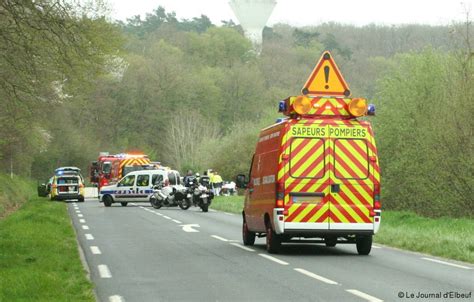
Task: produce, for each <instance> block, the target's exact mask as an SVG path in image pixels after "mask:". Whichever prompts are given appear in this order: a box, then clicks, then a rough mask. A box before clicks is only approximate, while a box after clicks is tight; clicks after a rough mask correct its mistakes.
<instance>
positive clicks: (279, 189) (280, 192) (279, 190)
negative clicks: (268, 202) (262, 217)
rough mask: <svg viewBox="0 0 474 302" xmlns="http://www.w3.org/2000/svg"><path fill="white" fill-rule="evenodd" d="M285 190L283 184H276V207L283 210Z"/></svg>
mask: <svg viewBox="0 0 474 302" xmlns="http://www.w3.org/2000/svg"><path fill="white" fill-rule="evenodd" d="M284 199H285V189H284V187H283V183H281V182H276V207H277V208H283V207H284V206H285V201H284Z"/></svg>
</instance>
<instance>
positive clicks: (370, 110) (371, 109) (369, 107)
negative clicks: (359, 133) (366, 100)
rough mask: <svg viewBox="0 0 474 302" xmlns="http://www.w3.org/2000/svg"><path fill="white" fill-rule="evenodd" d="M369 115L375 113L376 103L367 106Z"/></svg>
mask: <svg viewBox="0 0 474 302" xmlns="http://www.w3.org/2000/svg"><path fill="white" fill-rule="evenodd" d="M367 115H375V105H374V104H369V106H368V108H367Z"/></svg>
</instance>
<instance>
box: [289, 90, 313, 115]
mask: <svg viewBox="0 0 474 302" xmlns="http://www.w3.org/2000/svg"><path fill="white" fill-rule="evenodd" d="M293 109H294V110H295V112H296V113H298V114H300V115H303V114H307V113H308V112H309V111H310V110H311V100H310V99H309V98H308V97H307V96H304V95H300V96H297V97H296V99H295V100H294V102H293Z"/></svg>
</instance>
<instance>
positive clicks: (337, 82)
mask: <svg viewBox="0 0 474 302" xmlns="http://www.w3.org/2000/svg"><path fill="white" fill-rule="evenodd" d="M301 91H302V92H303V94H305V95H311V96H335V97H337V96H343V97H349V96H350V95H351V91H350V90H349V86H348V85H347V83H346V81H345V80H344V78H343V77H342V74H341V72H340V71H339V68H337V65H336V62H334V59H333V58H332V56H331V53H330V52H329V51H325V52H324V53H323V55H322V56H321V58H320V59H319V61H318V64H316V67H315V68H314V70H313V72H312V73H311V75H310V77H309V78H308V80H307V81H306V84H304V86H303V89H302V90H301Z"/></svg>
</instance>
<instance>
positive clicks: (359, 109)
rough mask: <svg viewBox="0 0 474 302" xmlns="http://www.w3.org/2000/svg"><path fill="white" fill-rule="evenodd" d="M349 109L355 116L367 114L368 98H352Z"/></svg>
mask: <svg viewBox="0 0 474 302" xmlns="http://www.w3.org/2000/svg"><path fill="white" fill-rule="evenodd" d="M348 107H349V108H348V109H349V112H350V114H352V115H353V116H356V117H358V116H363V115H366V114H367V108H368V106H367V100H366V99H362V98H356V99H352V101H350V102H349V105H348Z"/></svg>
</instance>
